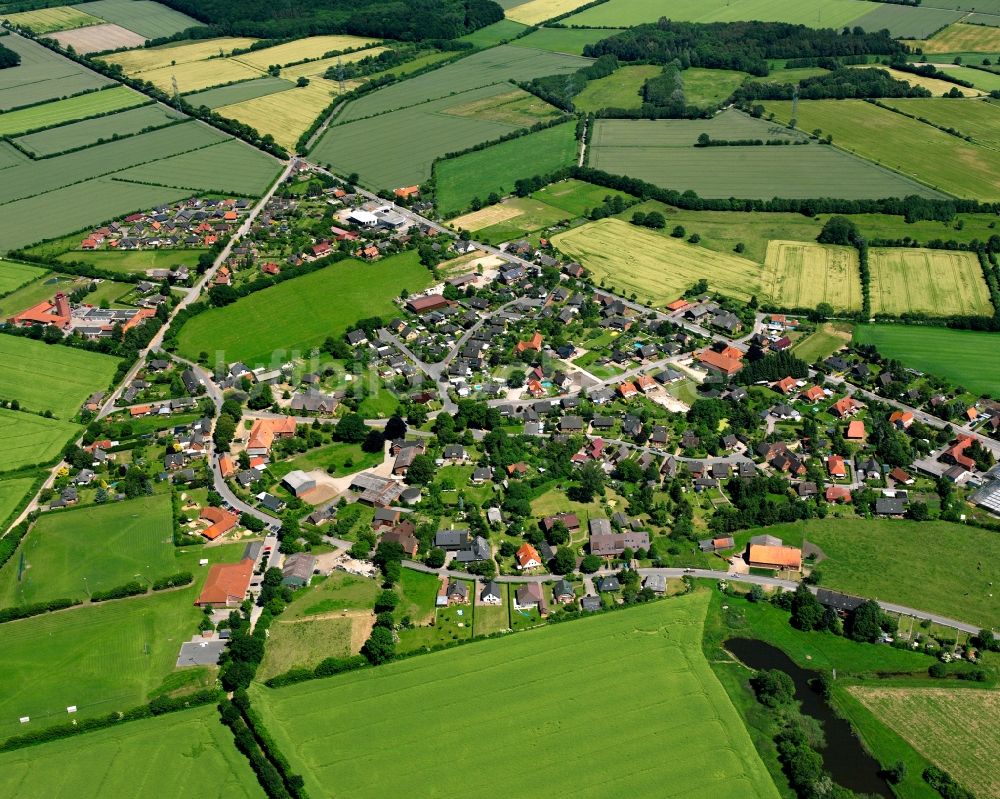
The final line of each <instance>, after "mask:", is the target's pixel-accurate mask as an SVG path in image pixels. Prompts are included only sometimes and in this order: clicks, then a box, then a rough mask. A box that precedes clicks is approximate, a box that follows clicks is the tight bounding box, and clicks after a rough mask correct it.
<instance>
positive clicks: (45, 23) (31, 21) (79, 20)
mask: <svg viewBox="0 0 1000 799" xmlns="http://www.w3.org/2000/svg"><path fill="white" fill-rule="evenodd" d="M0 19H5V20H7V22H9V23H10V24H11V25H18V26H21V27H23V28H31V30H33V31H34V32H35V33H37V34H42V33H51V32H52V31H64V30H68V29H70V28H82V27H84V26H85V25H100V24H101V23H102V22H103V21H104V20H102V19H100V18H99V17H95V16H93V15H91V14H87V13H86V12H84V11H80V10H79V9H76V8H73V7H71V6H54V7H52V8H39V9H37V10H36V11H22V12H21V13H18V14H0Z"/></svg>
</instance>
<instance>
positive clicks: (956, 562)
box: [750, 519, 1000, 626]
mask: <svg viewBox="0 0 1000 799" xmlns="http://www.w3.org/2000/svg"><path fill="white" fill-rule="evenodd" d="M760 532H767V534H769V535H774V536H777V537H778V538H781V539H783V540H784V542H785V543H786V544H792V545H794V546H798V545H799V544H800V543H801V541H802V539H803V538H805V539H807V540H808V541H809V542H811V543H813V544H816V545H817V546H818V547H819V548H820V549H822V550H823V552H824V553H825V555H826V558H825V559H824V560H823V561H822V562H821V563H820V564H819V565H818V566H817V568H818V569H819V571H820V572H821V573H822V580H821V583H822V585H825V586H829V587H830V588H836V589H839V590H842V591H846V592H847V593H852V594H856V595H858V596H863V597H867V598H871V599H879V600H882V601H885V602H893V603H896V604H900V605H906V606H908V607H911V608H915V609H917V610H923V611H928V612H933V613H940V614H941V615H943V616H948V617H950V618H953V619H958V620H959V621H964V622H968V623H970V624H982V625H984V626H986V625H992V626H996V625H997V624H998V623H1000V597H994V596H991V595H990V594H991V593H992V592H993V590H994V589H993V588H992V587H991V586H990V580H991V579H993V577H994V574H993V573H992V572H991V568H990V564H992V563H995V562H996V561H997V558H1000V539H998V538H997V536H996V535H995V534H994V533H991V532H989V531H986V530H981V529H979V528H976V527H965V526H963V525H959V524H950V523H948V522H911V521H906V520H885V519H874V520H872V519H814V520H812V521H810V522H809V523H808V524H803V523H796V524H782V525H777V526H774V527H768V528H763V529H761V530H754V531H752V532H751V533H750V535H755V534H757V533H760ZM945 563H946V564H947V565H948V567H947V568H946V569H944V568H942V564H945Z"/></svg>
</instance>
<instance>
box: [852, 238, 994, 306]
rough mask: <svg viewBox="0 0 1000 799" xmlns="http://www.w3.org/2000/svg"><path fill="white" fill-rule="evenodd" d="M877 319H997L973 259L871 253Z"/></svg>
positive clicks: (911, 251)
mask: <svg viewBox="0 0 1000 799" xmlns="http://www.w3.org/2000/svg"><path fill="white" fill-rule="evenodd" d="M868 261H869V266H870V268H871V300H872V311H873V312H874V313H887V314H904V313H925V314H929V315H931V316H948V315H949V314H960V315H979V316H992V315H993V306H992V304H991V303H990V292H989V288H987V286H986V280H985V279H984V278H983V271H982V267H980V265H979V260H978V259H977V258H976V256H975V255H974V254H973V253H969V252H957V251H951V250H925V249H919V248H906V247H899V248H896V247H886V248H880V247H879V248H872V249H871V250H870V251H869V254H868Z"/></svg>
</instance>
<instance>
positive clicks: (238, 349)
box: [178, 251, 433, 364]
mask: <svg viewBox="0 0 1000 799" xmlns="http://www.w3.org/2000/svg"><path fill="white" fill-rule="evenodd" d="M432 281H433V278H432V276H431V274H430V272H428V271H427V269H426V268H425V267H423V266H422V265H421V264H420V260H419V255H418V253H417V252H416V251H408V252H405V253H401V254H400V255H395V256H392V257H390V258H385V259H383V260H381V261H376V262H375V263H371V264H366V263H361V262H359V261H343V262H341V263H337V264H333V265H331V266H328V267H327V268H325V269H321V270H319V271H318V272H313V273H311V274H309V275H305V276H303V277H298V278H295V279H293V280H286V281H284V282H283V283H280V284H278V285H277V286H274V287H273V288H269V289H264V290H263V291H258V292H255V293H253V294H251V295H250V296H248V297H244V298H242V299H240V300H238V301H237V302H235V303H233V304H232V305H228V306H226V307H225V308H213V309H212V310H210V311H206V312H205V313H202V314H199V315H198V316H195V317H194V318H192V319H191V320H190V321H188V322H187V324H185V325H184V327H183V328H181V331H180V335H179V337H178V344H179V350H180V352H181V353H182V354H185V355H187V356H189V357H192V358H197V357H198V354H199V353H200V352H202V351H205V352H210V353H212V354H211V357H210V361H211V362H213V363H214V362H216V361H220V362H222V361H224V362H225V363H232V362H233V361H244V362H247V363H253V364H258V363H264V364H268V363H272V360H273V359H274V358H278V359H279V360H277V361H273V362H275V363H285V361H287V360H288V358H289V357H290V354H291V352H299V353H303V354H307V353H308V351H309V350H311V349H312V348H314V347H318V346H320V345H321V344H322V343H323V342H324V341H325V340H326V337H327V336H337V335H339V334H340V333H342V332H343V331H345V330H346V329H347V328H348V327H349V326H351V325H352V324H354V323H355V322H356V321H358V319H360V318H361V317H362V316H376V315H381V316H385V317H389V316H391V315H392V314H394V313H396V311H397V306H396V304H395V303H394V302H393V300H394V299H395V298H397V297H398V296H399V293H400V291H401V290H402V289H404V288H405V289H407V290H408V291H410V292H411V293H413V292H417V291H420V290H422V289H424V288H426V287H427V286H429V285H430V284H431V283H432ZM305 307H309V308H311V309H312V311H311V312H310V313H303V312H302V309H303V308H305ZM247 320H251V328H250V329H249V330H248V329H247V327H246V326H245V324H244V323H245V322H246V321H247Z"/></svg>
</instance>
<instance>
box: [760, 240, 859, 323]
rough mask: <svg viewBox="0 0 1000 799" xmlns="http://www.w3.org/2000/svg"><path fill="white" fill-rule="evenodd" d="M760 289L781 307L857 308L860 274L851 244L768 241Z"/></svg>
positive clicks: (856, 255)
mask: <svg viewBox="0 0 1000 799" xmlns="http://www.w3.org/2000/svg"><path fill="white" fill-rule="evenodd" d="M764 267H765V271H764V277H763V292H764V296H765V297H767V298H769V299H770V300H771V302H773V303H774V304H775V305H779V306H781V307H784V308H815V307H816V306H817V305H819V304H820V303H821V302H827V303H829V304H830V305H832V306H833V307H834V309H835V310H837V311H859V310H861V274H860V271H859V265H858V251H857V250H856V249H854V248H853V247H838V246H835V245H827V244H815V243H812V242H801V241H771V242H769V243H768V245H767V256H766V258H765V260H764Z"/></svg>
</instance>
